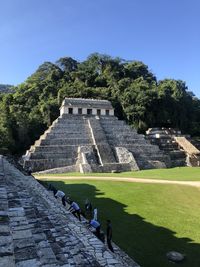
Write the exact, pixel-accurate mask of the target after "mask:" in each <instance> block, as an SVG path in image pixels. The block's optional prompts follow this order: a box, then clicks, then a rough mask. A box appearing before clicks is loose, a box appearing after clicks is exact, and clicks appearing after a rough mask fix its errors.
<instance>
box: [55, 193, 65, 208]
mask: <svg viewBox="0 0 200 267" xmlns="http://www.w3.org/2000/svg"><path fill="white" fill-rule="evenodd" d="M54 196H55V198H61V200H62V204H63V206H66V198H65V193H64V192H63V191H61V190H57V191H56V193H55V195H54Z"/></svg>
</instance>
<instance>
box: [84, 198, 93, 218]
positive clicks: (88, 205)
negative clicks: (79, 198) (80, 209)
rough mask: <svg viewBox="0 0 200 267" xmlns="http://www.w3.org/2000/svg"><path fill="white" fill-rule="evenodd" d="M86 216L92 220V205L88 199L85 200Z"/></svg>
mask: <svg viewBox="0 0 200 267" xmlns="http://www.w3.org/2000/svg"><path fill="white" fill-rule="evenodd" d="M85 215H89V218H90V219H91V217H92V204H91V202H90V201H89V199H88V198H87V199H86V200H85Z"/></svg>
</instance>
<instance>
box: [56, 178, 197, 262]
mask: <svg viewBox="0 0 200 267" xmlns="http://www.w3.org/2000/svg"><path fill="white" fill-rule="evenodd" d="M51 183H53V184H54V185H55V186H56V187H57V188H60V189H63V190H64V191H65V192H66V194H68V195H69V194H70V196H71V197H72V198H73V199H75V200H76V201H77V202H79V203H80V204H82V205H83V203H84V200H85V199H86V198H88V197H89V198H90V200H91V201H92V203H93V206H94V205H96V206H97V207H98V210H99V219H100V221H101V222H102V225H103V227H104V229H105V224H104V222H105V220H106V219H107V218H110V219H111V220H112V223H113V231H114V241H116V243H117V244H118V245H120V247H122V248H123V249H124V250H125V251H126V252H127V253H128V254H129V255H130V256H132V257H133V258H135V260H136V261H138V263H140V264H141V266H143V267H153V266H155V267H170V266H174V264H172V263H169V262H168V261H167V260H166V256H165V254H166V252H168V251H171V250H176V251H179V252H182V253H185V254H186V255H187V261H186V262H185V263H184V264H181V266H183V267H186V266H187V267H199V266H200V231H199V221H200V209H199V200H200V191H199V189H197V188H193V187H189V186H188V187H187V186H178V185H159V184H156V185H155V184H148V185H147V184H135V183H134V184H129V183H123V182H111V181H109V182H108V181H106V182H104V181H87V180H84V181H81V180H76V181H73V180H67V181H54V182H52V181H51Z"/></svg>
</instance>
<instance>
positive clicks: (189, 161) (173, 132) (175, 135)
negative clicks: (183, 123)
mask: <svg viewBox="0 0 200 267" xmlns="http://www.w3.org/2000/svg"><path fill="white" fill-rule="evenodd" d="M146 139H148V140H149V141H150V142H151V143H152V144H156V145H158V146H159V148H160V149H161V150H163V151H164V152H165V153H166V155H168V156H169V157H170V159H171V167H179V166H192V167H195V166H200V151H199V150H198V149H197V147H195V145H194V143H193V140H192V138H191V137H190V135H183V134H182V133H181V131H180V130H177V129H173V128H150V129H148V131H147V132H146Z"/></svg>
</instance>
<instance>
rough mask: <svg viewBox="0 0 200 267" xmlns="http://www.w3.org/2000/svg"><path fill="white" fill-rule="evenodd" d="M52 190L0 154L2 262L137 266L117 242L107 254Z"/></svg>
mask: <svg viewBox="0 0 200 267" xmlns="http://www.w3.org/2000/svg"><path fill="white" fill-rule="evenodd" d="M51 193H52V192H49V191H47V190H46V189H45V188H44V187H43V186H42V185H41V184H39V183H38V182H37V181H36V180H35V179H34V177H32V176H25V175H23V174H22V173H21V172H20V171H19V170H18V169H16V168H15V167H14V166H13V165H11V164H10V163H9V162H8V161H7V160H5V158H3V157H2V156H1V155H0V266H5V267H69V266H74V267H76V266H77V267H80V266H81V267H100V266H104V267H106V266H108V267H121V266H125V267H128V266H132V267H139V265H138V264H137V263H136V262H134V261H133V260H132V259H131V258H129V257H128V255H127V254H126V253H124V252H123V251H122V250H120V248H119V247H118V246H116V245H115V244H113V245H114V250H115V253H112V252H110V250H108V249H107V247H106V246H105V244H103V243H102V242H101V241H100V240H98V239H97V238H96V237H95V236H94V235H93V234H92V233H91V232H90V231H89V230H88V228H87V227H86V226H85V224H84V223H83V222H79V221H78V219H76V218H75V217H74V216H73V215H72V214H71V213H70V212H69V211H68V210H67V209H66V208H64V207H63V206H62V204H61V203H60V202H59V201H58V200H57V199H55V198H54V196H53V195H52V194H51Z"/></svg>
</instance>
